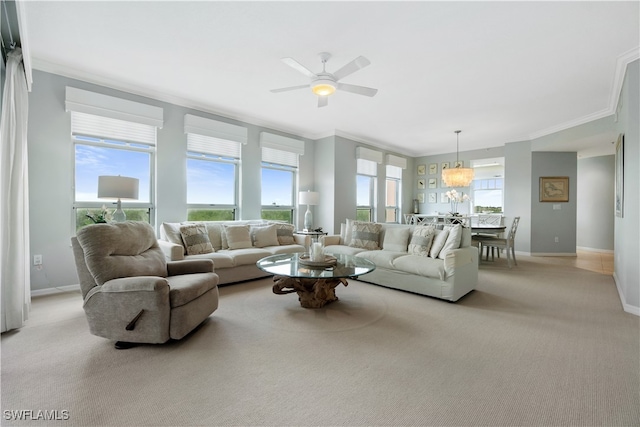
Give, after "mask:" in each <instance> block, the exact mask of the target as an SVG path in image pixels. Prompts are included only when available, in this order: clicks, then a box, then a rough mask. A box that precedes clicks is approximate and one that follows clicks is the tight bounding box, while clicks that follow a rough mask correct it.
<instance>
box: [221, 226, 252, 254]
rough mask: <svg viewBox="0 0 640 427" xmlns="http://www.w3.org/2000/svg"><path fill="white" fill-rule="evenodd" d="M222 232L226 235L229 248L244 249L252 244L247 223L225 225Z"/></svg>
mask: <svg viewBox="0 0 640 427" xmlns="http://www.w3.org/2000/svg"><path fill="white" fill-rule="evenodd" d="M224 234H225V235H226V236H227V245H228V246H229V249H245V248H250V247H251V246H252V245H251V235H250V234H249V226H248V225H225V226H224Z"/></svg>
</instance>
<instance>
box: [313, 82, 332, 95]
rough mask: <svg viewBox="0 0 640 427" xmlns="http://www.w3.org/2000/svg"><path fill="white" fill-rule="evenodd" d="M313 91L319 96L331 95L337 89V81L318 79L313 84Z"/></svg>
mask: <svg viewBox="0 0 640 427" xmlns="http://www.w3.org/2000/svg"><path fill="white" fill-rule="evenodd" d="M311 91H312V92H313V93H315V94H316V95H318V96H329V95H331V94H332V93H334V92H335V91H336V83H335V82H334V81H332V80H325V79H321V80H316V81H315V82H313V84H312V85H311Z"/></svg>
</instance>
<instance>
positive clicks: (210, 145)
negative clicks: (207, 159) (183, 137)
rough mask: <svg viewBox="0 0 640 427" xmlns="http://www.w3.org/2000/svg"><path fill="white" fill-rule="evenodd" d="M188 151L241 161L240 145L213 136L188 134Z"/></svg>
mask: <svg viewBox="0 0 640 427" xmlns="http://www.w3.org/2000/svg"><path fill="white" fill-rule="evenodd" d="M187 151H190V152H195V153H205V154H213V155H214V156H220V157H230V158H234V159H239V158H240V143H238V142H235V141H229V140H226V139H219V138H214V137H211V136H205V135H198V134H195V133H188V134H187Z"/></svg>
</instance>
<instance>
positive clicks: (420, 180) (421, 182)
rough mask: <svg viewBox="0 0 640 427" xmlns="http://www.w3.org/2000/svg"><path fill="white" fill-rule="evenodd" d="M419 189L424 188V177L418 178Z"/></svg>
mask: <svg viewBox="0 0 640 427" xmlns="http://www.w3.org/2000/svg"><path fill="white" fill-rule="evenodd" d="M418 189H419V190H424V178H420V179H419V180H418Z"/></svg>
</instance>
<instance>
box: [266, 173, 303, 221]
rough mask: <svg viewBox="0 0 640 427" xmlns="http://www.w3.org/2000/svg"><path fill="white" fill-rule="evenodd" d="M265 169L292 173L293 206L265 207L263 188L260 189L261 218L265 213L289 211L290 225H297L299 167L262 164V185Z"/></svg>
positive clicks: (272, 205)
mask: <svg viewBox="0 0 640 427" xmlns="http://www.w3.org/2000/svg"><path fill="white" fill-rule="evenodd" d="M264 169H271V170H279V171H284V172H290V173H291V205H274V204H271V205H264V204H263V203H262V186H261V188H260V217H261V218H262V217H263V215H262V212H263V211H289V212H290V213H291V221H290V224H295V218H296V214H297V208H296V194H297V187H298V184H297V183H298V167H297V166H289V165H281V164H278V163H272V162H262V161H261V162H260V182H261V183H262V171H263V170H264Z"/></svg>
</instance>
